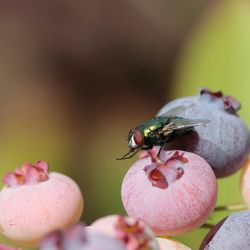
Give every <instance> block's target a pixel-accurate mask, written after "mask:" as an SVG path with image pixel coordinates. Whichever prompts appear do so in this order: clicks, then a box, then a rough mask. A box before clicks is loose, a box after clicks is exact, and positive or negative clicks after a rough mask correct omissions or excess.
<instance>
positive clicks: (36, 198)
mask: <svg viewBox="0 0 250 250" xmlns="http://www.w3.org/2000/svg"><path fill="white" fill-rule="evenodd" d="M82 211H83V197H82V194H81V191H80V189H79V187H78V186H77V184H76V183H75V182H74V181H73V180H72V179H70V178H69V177H67V176H65V175H63V174H59V173H50V174H49V178H48V180H46V181H42V182H40V183H37V184H30V185H20V186H15V187H4V188H3V189H2V190H1V192H0V232H1V234H3V235H4V236H5V237H6V238H8V239H10V240H12V241H13V242H16V243H17V244H18V245H20V246H24V247H31V246H32V247H33V246H34V247H35V246H38V245H39V241H40V240H41V238H42V237H43V236H44V235H45V234H47V233H49V232H51V231H53V230H55V229H59V228H64V227H68V226H70V225H72V224H74V223H76V222H77V221H78V220H79V218H80V216H81V214H82Z"/></svg>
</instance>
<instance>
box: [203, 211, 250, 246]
mask: <svg viewBox="0 0 250 250" xmlns="http://www.w3.org/2000/svg"><path fill="white" fill-rule="evenodd" d="M203 249H205V250H218V249H226V250H236V249H237V250H246V249H250V211H241V212H237V213H234V214H231V215H229V216H228V217H227V218H225V219H224V220H222V221H221V222H219V223H218V224H217V225H216V226H215V228H214V229H212V230H211V231H210V232H209V233H208V235H207V236H206V238H205V239H204V241H203V242H202V244H201V247H200V250H203Z"/></svg>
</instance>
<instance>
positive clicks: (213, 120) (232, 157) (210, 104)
mask: <svg viewBox="0 0 250 250" xmlns="http://www.w3.org/2000/svg"><path fill="white" fill-rule="evenodd" d="M178 106H185V108H186V109H184V110H183V111H182V112H181V113H180V114H178V115H177V116H180V117H185V118H189V119H205V120H209V121H210V122H209V123H208V124H206V125H203V126H197V127H195V131H194V132H192V133H189V134H186V135H184V136H181V137H179V138H177V139H176V140H174V141H172V142H170V143H167V144H166V146H165V149H167V150H173V149H179V150H185V151H190V152H193V153H195V154H198V155H200V156H201V157H202V158H204V159H205V160H206V161H207V162H208V163H209V164H210V165H211V166H212V168H213V170H214V173H215V175H216V176H217V177H225V176H228V175H231V174H233V173H235V172H236V171H237V170H239V169H240V168H241V167H242V166H243V164H244V162H245V161H246V159H247V157H248V154H249V152H250V133H249V129H248V127H247V125H246V124H245V122H244V121H243V120H242V119H241V118H240V117H239V116H238V115H237V111H238V110H239V109H240V103H239V102H238V101H237V100H236V99H235V98H233V97H231V96H225V95H223V94H222V92H215V93H212V92H211V91H209V90H207V89H202V90H201V91H200V93H199V95H197V96H191V97H184V98H180V99H177V100H174V101H171V102H170V103H168V104H166V105H165V106H164V107H163V108H162V109H161V110H160V111H159V113H158V114H157V116H161V115H162V116H164V114H165V113H166V112H168V111H170V110H171V109H173V108H176V107H178Z"/></svg>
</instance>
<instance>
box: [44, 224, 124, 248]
mask: <svg viewBox="0 0 250 250" xmlns="http://www.w3.org/2000/svg"><path fill="white" fill-rule="evenodd" d="M40 249H41V250H125V247H124V245H123V243H122V242H120V241H118V240H116V239H114V238H112V237H108V236H106V235H102V234H98V233H93V232H87V233H86V232H85V228H84V226H83V224H78V225H75V226H73V227H71V228H68V229H67V230H63V231H62V230H58V231H55V232H52V233H50V234H48V235H47V236H46V237H44V239H43V240H42V242H41V246H40Z"/></svg>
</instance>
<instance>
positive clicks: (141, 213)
mask: <svg viewBox="0 0 250 250" xmlns="http://www.w3.org/2000/svg"><path fill="white" fill-rule="evenodd" d="M172 153H176V151H162V152H161V159H162V160H164V157H165V156H167V155H169V154H172ZM179 154H182V156H183V157H184V158H185V159H186V160H187V161H186V162H185V163H181V162H180V161H179V160H178V159H172V160H170V161H169V162H167V164H166V165H165V166H163V167H162V166H160V167H159V168H158V170H159V171H161V172H162V174H163V175H164V176H165V178H166V179H167V182H168V186H167V187H166V188H165V187H163V188H161V187H158V186H153V185H157V184H154V183H152V182H151V181H150V180H149V179H148V177H147V176H146V174H145V167H146V166H148V165H150V164H152V159H151V158H150V157H143V158H141V159H139V160H138V161H137V162H135V163H134V164H133V165H132V166H131V168H130V169H129V170H128V172H127V174H126V176H125V178H124V180H123V183H122V190H121V194H122V201H123V204H124V207H125V210H126V211H127V213H128V214H129V216H131V217H134V218H137V219H141V220H142V221H144V222H145V223H147V224H148V225H149V226H150V227H151V229H153V231H154V232H155V233H156V234H157V235H163V236H175V235H180V234H183V233H186V232H188V231H191V230H194V229H196V228H198V227H200V226H201V225H202V224H203V223H204V222H205V221H206V219H207V218H208V216H209V215H210V214H211V212H212V211H213V210H214V208H215V205H216V201H217V179H216V177H215V175H214V173H213V171H212V168H211V167H210V166H209V164H208V163H207V162H206V161H205V160H204V159H202V158H201V157H199V156H198V155H195V154H193V153H189V152H183V151H179ZM154 164H155V163H154ZM178 166H181V167H182V168H183V170H184V174H183V175H182V176H181V177H180V178H179V179H178V178H177V173H176V172H175V170H174V169H175V167H178Z"/></svg>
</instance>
